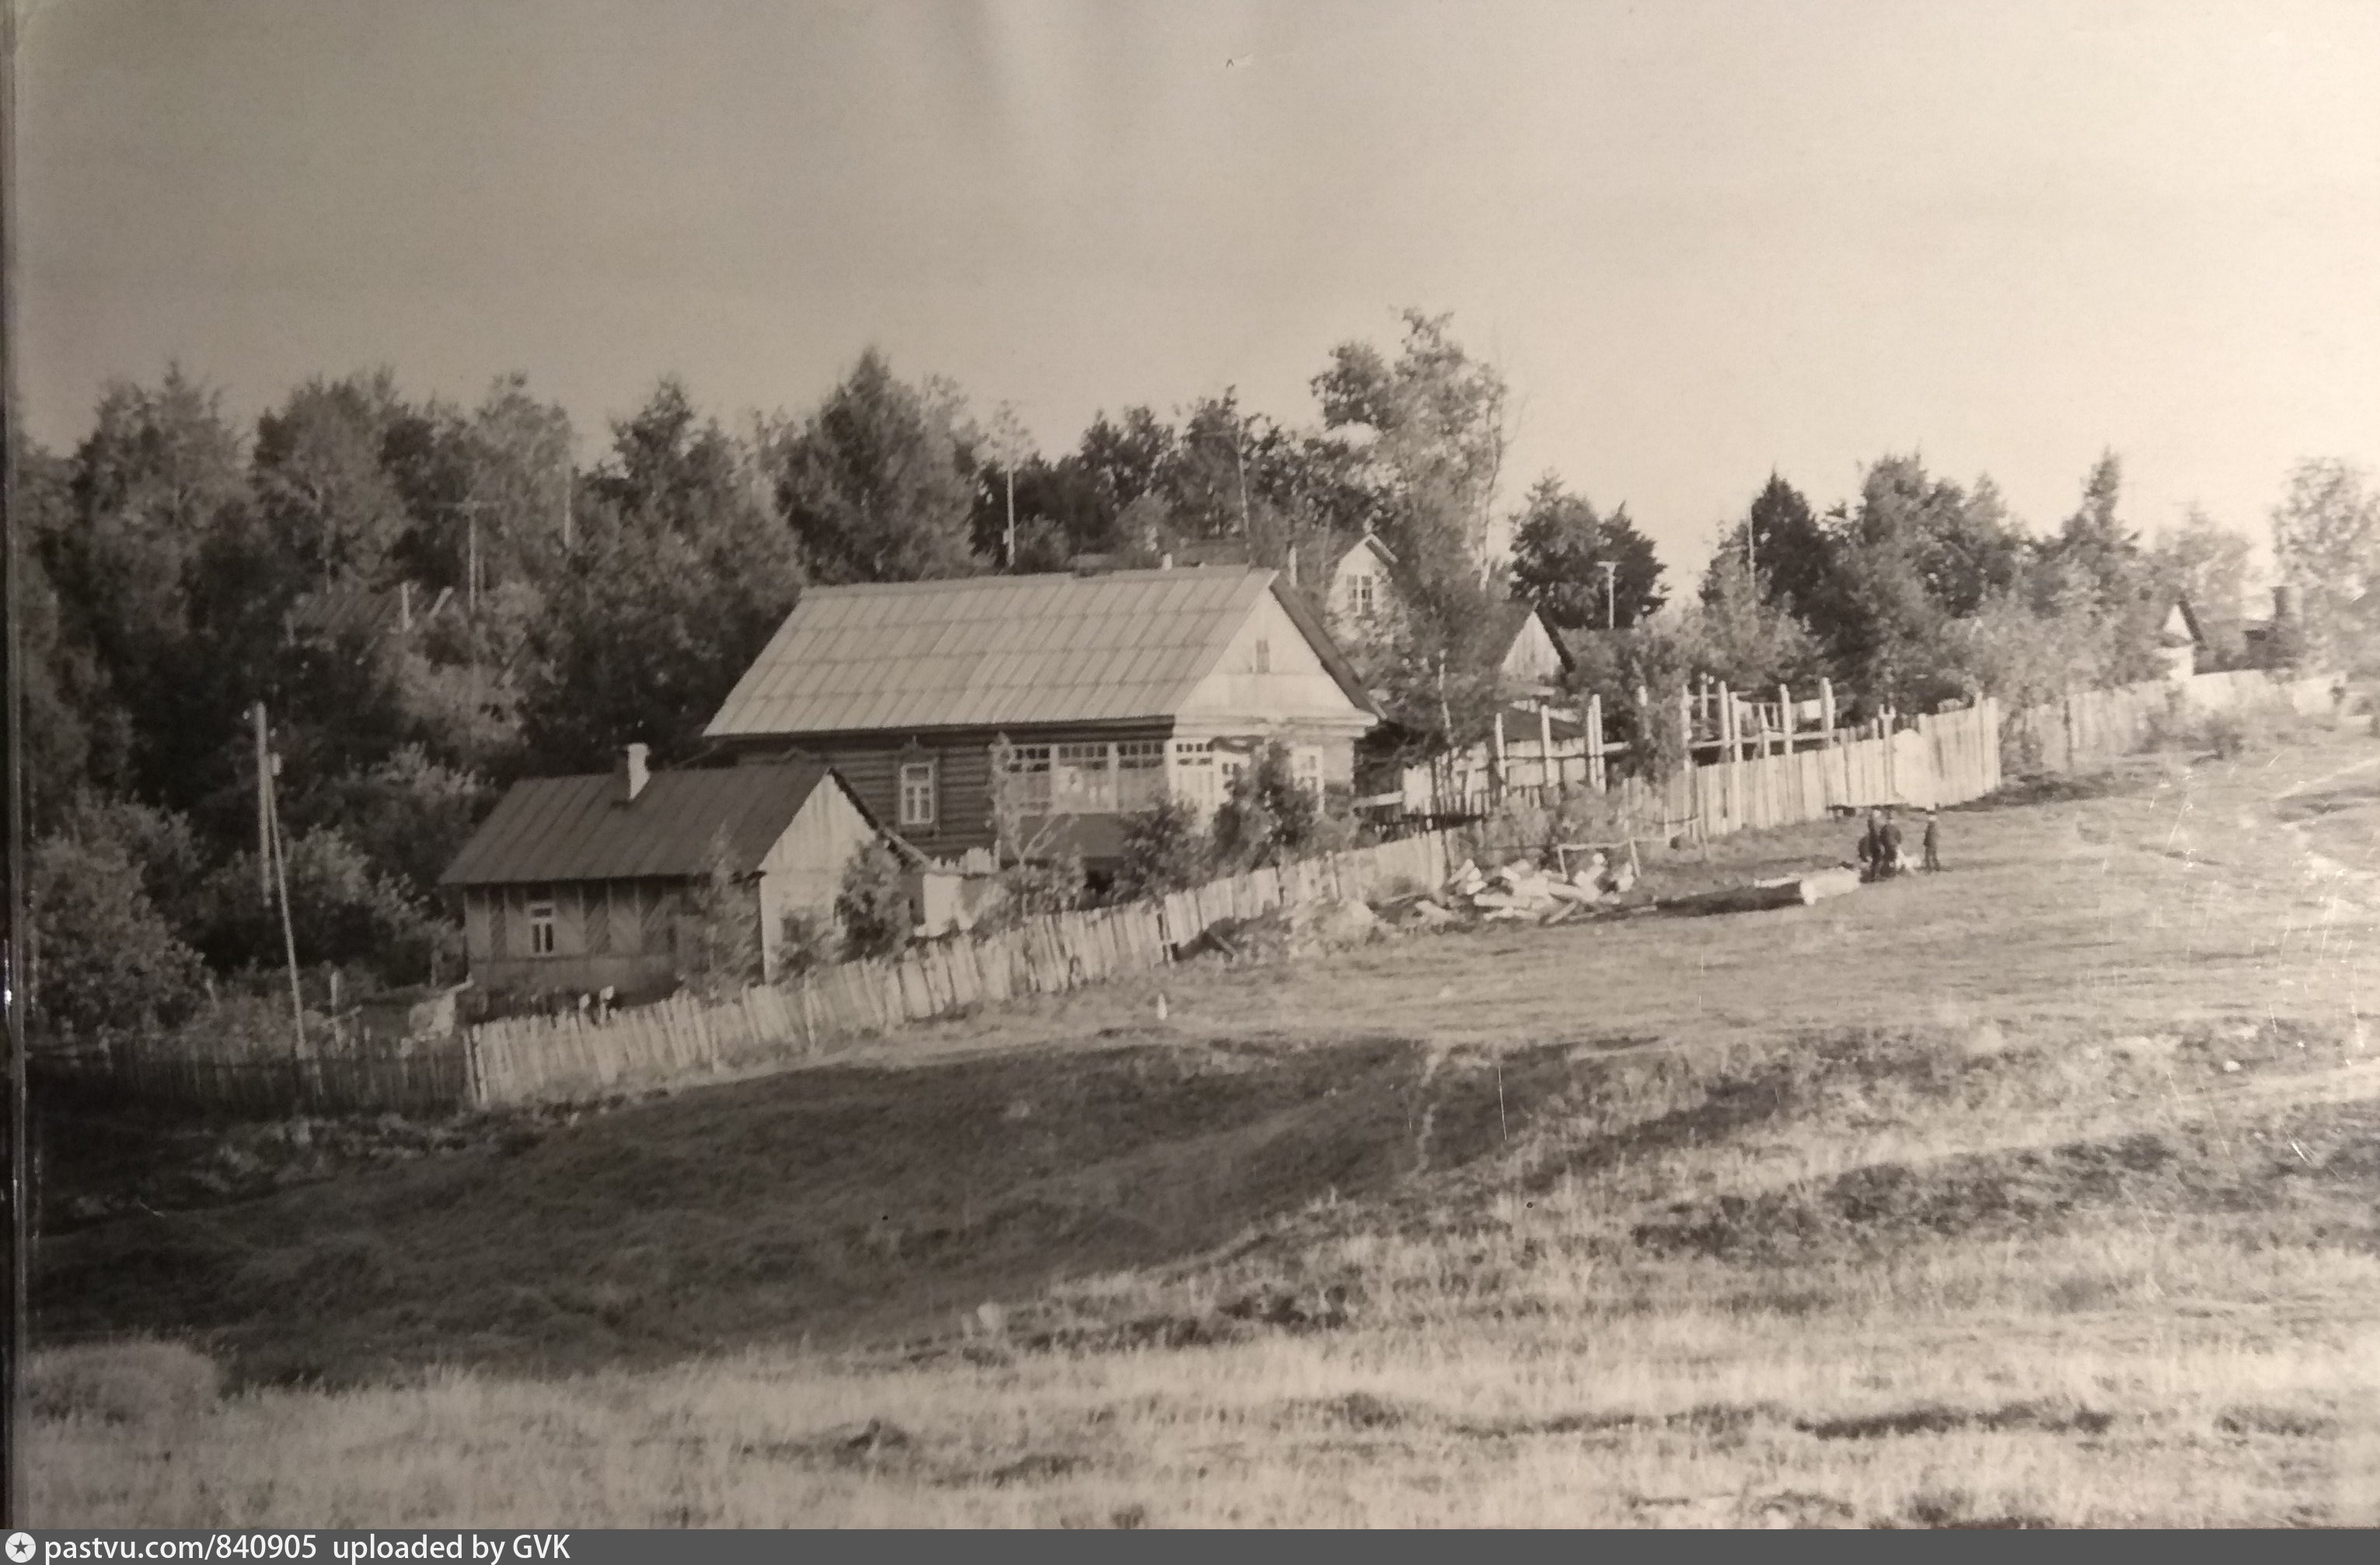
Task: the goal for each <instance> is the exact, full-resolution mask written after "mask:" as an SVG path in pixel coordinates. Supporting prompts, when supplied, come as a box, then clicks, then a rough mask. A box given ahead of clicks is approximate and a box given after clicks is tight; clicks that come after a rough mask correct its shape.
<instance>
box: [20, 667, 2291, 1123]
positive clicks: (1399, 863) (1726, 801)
mask: <svg viewBox="0 0 2380 1565" xmlns="http://www.w3.org/2000/svg"><path fill="white" fill-rule="evenodd" d="M2329 691H2330V681H2329V679H2328V678H2327V677H2319V678H2308V679H2301V680H2295V681H2279V680H2275V679H2273V678H2271V677H2270V676H2268V675H2266V674H2264V673H2224V674H2203V675H2199V676H2198V677H2196V678H2194V679H2192V680H2190V681H2186V682H2183V683H2181V684H2180V685H2174V684H2168V683H2165V682H2159V683H2155V684H2152V685H2132V686H2129V687H2126V688H2123V689H2117V690H2099V691H2083V692H2077V693H2076V694H2075V695H2073V696H2072V697H2070V698H2068V699H2066V700H2064V701H2060V702H2054V703H2051V704H2049V705H2047V706H2042V707H2034V708H2028V709H2024V710H2019V711H2014V712H2010V713H2008V714H2006V715H2005V716H2003V715H2002V714H2001V712H2000V711H1999V709H1998V706H1997V705H1996V704H1995V703H1993V702H1991V701H1989V700H1985V701H1982V702H1979V703H1978V704H1977V705H1975V706H1973V707H1970V708H1966V709H1963V710H1958V711H1953V712H1945V713H1938V714H1934V715H1930V716H1926V717H1922V718H1919V719H1918V720H1917V722H1916V725H1915V727H1914V728H1913V729H1906V730H1902V731H1900V732H1898V733H1896V734H1892V735H1890V736H1889V737H1874V738H1867V739H1859V740H1839V741H1838V742H1837V743H1834V744H1831V745H1828V746H1825V747H1823V748H1818V749H1803V750H1797V751H1795V752H1793V753H1791V754H1778V755H1772V756H1767V757H1761V758H1753V759H1747V760H1740V761H1732V762H1720V763H1718V764H1717V765H1712V766H1702V767H1695V768H1693V769H1691V770H1683V771H1680V772H1678V773H1675V774H1673V775H1672V776H1671V777H1670V778H1669V779H1667V780H1665V781H1664V782H1662V783H1660V784H1658V785H1651V784H1646V783H1643V782H1635V781H1633V780H1632V781H1629V782H1624V783H1622V784H1621V786H1619V787H1616V788H1614V789H1612V790H1611V792H1610V793H1609V795H1605V796H1604V797H1605V799H1606V801H1607V803H1606V804H1605V806H1604V810H1605V812H1606V813H1608V814H1609V815H1610V816H1612V817H1613V818H1615V819H1618V820H1619V821H1620V822H1621V830H1622V831H1626V832H1628V833H1630V834H1635V835H1640V836H1644V835H1659V836H1674V835H1680V834H1687V833H1700V834H1702V835H1704V836H1721V835H1726V834H1728V833H1730V832H1734V831H1745V830H1755V829H1760V828H1765V827H1772V826H1786V825H1792V824H1796V823H1799V822H1803V821H1811V820H1818V819H1824V818H1825V817H1826V816H1827V815H1828V812H1829V811H1831V810H1833V809H1836V808H1840V807H1861V806H1864V805H1869V804H1874V803H1878V802H1882V801H1886V800H1899V801H1900V802H1902V803H1905V804H1910V805H1917V806H1923V805H1929V804H1930V805H1954V804H1962V803H1965V802H1967V801H1969V800H1972V799H1976V798H1981V797H1983V796H1984V795H1986V794H1989V793H1990V792H1992V791H1993V790H1994V789H1996V788H1997V787H1998V786H1999V784H2000V780H2001V772H2002V767H2003V763H2004V762H2005V763H2006V765H2007V767H2008V769H2009V770H2021V769H2036V768H2037V769H2046V770H2071V769H2073V768H2075V767H2078V766H2083V765H2088V764H2091V763H2093V762H2094V761H2096V760H2104V759H2112V758H2115V757H2117V756H2119V755H2121V754H2124V753H2127V752H2128V751H2130V750H2132V749H2135V748H2137V747H2139V746H2140V745H2141V743H2142V742H2143V740H2144V739H2145V738H2146V737H2147V735H2148V732H2149V726H2150V723H2151V722H2152V720H2153V719H2154V717H2155V715H2156V714H2159V713H2163V712H2165V711H2168V710H2170V708H2171V706H2172V704H2173V703H2174V702H2175V701H2177V700H2179V701H2180V702H2181V703H2182V704H2184V705H2185V706H2192V707H2198V708H2201V709H2203V710H2249V709H2253V708H2256V707H2287V708H2289V709H2290V710H2296V711H2299V712H2301V713H2314V712H2320V711H2323V710H2327V709H2328V707H2329V703H2330V695H2329ZM1449 843H1450V840H1449V838H1448V836H1447V835H1446V834H1444V833H1439V832H1427V833H1423V834H1421V835H1417V836H1413V837H1407V838H1403V839H1400V840H1398V841H1396V842H1391V843H1382V844H1380V845H1378V846H1377V847H1371V848H1362V849H1357V850H1354V851H1353V852H1349V853H1343V854H1333V855H1327V856H1324V857H1320V858H1315V859H1309V860H1305V861H1301V862H1298V863H1294V864H1289V865H1284V866H1281V867H1279V868H1265V869H1257V870H1253V871H1251V872H1249V873H1247V874H1245V875H1237V876H1233V877H1231V878H1229V879H1227V880H1217V881H1212V882H1210V883H1208V884H1207V885H1204V886H1200V887H1197V888H1196V889H1195V890H1192V891H1187V892H1176V893H1174V894H1172V895H1170V896H1167V897H1164V898H1161V899H1160V900H1157V901H1153V902H1143V903H1134V904H1127V905H1125V906H1122V907H1112V908H1101V909H1097V910H1093V911H1089V912H1083V913H1067V914H1059V915H1055V916H1050V917H1045V918H1038V919H1034V920H1032V921H1030V922H1028V923H1026V924H1025V925H1023V926H1021V927H1019V928H1014V929H1012V930H1008V931H1006V932H1004V933H1002V934H998V935H990V936H984V937H979V938H962V939H954V940H939V941H935V942H932V943H929V944H926V945H921V946H917V947H914V948H912V949H911V950H909V951H908V952H905V953H904V954H903V955H902V956H900V957H899V958H897V959H890V960H882V961H863V962H847V963H843V964H838V965H835V966H832V967H827V968H824V969H821V970H820V971H818V972H816V973H813V974H811V975H809V976H807V977H805V978H803V979H802V980H800V981H799V982H798V983H796V984H795V985H794V986H793V987H791V988H790V989H775V988H767V987H761V988H756V989H749V990H747V991H746V992H745V993H744V994H743V995H741V996H739V997H738V998H736V999H735V1000H732V1001H725V1002H723V1003H718V1004H708V1005H706V1004H704V1003H702V1002H701V1001H698V1000H696V999H694V998H693V997H691V996H686V995H681V996H679V997H677V998H676V999H674V1000H670V1001H664V1002H663V1003H662V1004H658V1005H650V1006H642V1007H638V1008H637V1009H635V1010H631V1011H625V1012H618V1013H613V1015H611V1016H609V1017H607V1018H605V1019H604V1020H602V1021H601V1022H595V1021H592V1020H582V1019H581V1018H579V1017H577V1016H575V1015H569V1016H562V1017H557V1018H552V1019H547V1018H541V1017H525V1018H519V1019H516V1020H512V1021H504V1022H492V1023H488V1024H485V1025H480V1026H478V1027H474V1028H471V1029H470V1030H469V1031H468V1033H466V1034H464V1035H462V1036H461V1037H452V1038H437V1039H417V1040H410V1041H408V1042H406V1043H403V1044H394V1045H392V1044H362V1043H358V1044H355V1045H351V1046H348V1047H346V1048H345V1049H337V1050H334V1051H332V1052H328V1053H317V1054H316V1055H315V1056H314V1057H312V1058H308V1059H301V1060H266V1059H259V1058H256V1057H253V1056H252V1055H251V1056H248V1057H243V1058H238V1059H207V1058H202V1057H193V1056H192V1055H190V1054H189V1053H188V1052H186V1051H185V1050H184V1049H181V1048H179V1047H177V1046H176V1044H175V1043H173V1042H166V1041H160V1042H156V1043H145V1042H143V1043H133V1044H125V1045H118V1046H116V1047H115V1048H114V1049H109V1050H106V1051H103V1053H101V1054H86V1055H84V1056H82V1057H80V1058H79V1059H77V1060H71V1061H55V1062H49V1065H50V1068H51V1069H54V1070H55V1071H56V1072H57V1073H58V1074H64V1075H70V1076H75V1077H80V1078H83V1079H95V1080H99V1081H102V1082H104V1083H107V1084H110V1085H113V1086H117V1087H120V1088H122V1089H125V1090H128V1091H131V1092H133V1093H136V1094H138V1095H140V1096H141V1097H144V1098H156V1099H161V1100H164V1101H167V1102H173V1103H178V1104H182V1105H185V1106H188V1107H191V1108H197V1109H204V1110H228V1111H232V1112H239V1113H262V1114H278V1113H288V1112H292V1111H314V1112H324V1113H334V1112H372V1111H380V1110H401V1111H406V1112H415V1113H428V1112H438V1111H443V1110H453V1109H456V1108H464V1107H479V1108H492V1107H498V1106H504V1105H513V1104H527V1103H540V1102H565V1101H571V1100H576V1099H583V1098H591V1097H600V1096H602V1095H603V1094H605V1093H609V1092H615V1091H621V1090H625V1089H633V1088H641V1087H646V1086H659V1085H662V1084H663V1083H667V1082H671V1081H678V1080H685V1079H688V1078H692V1077H698V1076H702V1075H706V1074H712V1073H715V1072H719V1071H722V1070H733V1069H739V1068H749V1067H758V1066H766V1065H768V1064H771V1063H777V1062H792V1061H795V1060H801V1059H805V1058H809V1057H812V1056H815V1055H817V1054H819V1053H821V1052H823V1051H826V1050H828V1049H832V1048H834V1047H836V1046H837V1045H840V1044H844V1043H847V1042H850V1041H852V1040H856V1039H858V1038H861V1037H870V1036H875V1035H880V1034H882V1033H885V1032H889V1031H891V1030H892V1029H894V1028H897V1027H900V1026H902V1025H906V1024H908V1023H912V1022H919V1021H925V1020H928V1019H929V1018H932V1017H937V1016H948V1015H952V1014H954V1013H961V1012H964V1011H965V1010H967V1009H969V1008H971V1007H974V1006H977V1005H984V1004H997V1003H1000V1002H1002V1001H1007V1000H1011V999H1014V998H1015V997H1016V996H1019V995H1026V994H1057V993H1063V992H1065V991H1067V990H1071V989H1079V988H1082V987H1084V986H1085V985H1087V984H1093V983H1098V982H1100V981H1101V980H1103V979H1106V978H1109V977H1114V976H1115V975H1117V974H1119V973H1124V972H1138V971H1147V970H1148V969H1151V968H1154V967H1158V966H1160V965H1162V964H1165V963H1166V962H1168V961H1170V960H1172V952H1173V951H1174V950H1175V949H1176V948H1178V947H1180V946H1183V945H1185V944H1187V943H1188V942H1190V941H1191V940H1195V939H1196V938H1197V937H1198V935H1199V934H1201V933H1202V932H1204V931H1205V930H1207V929H1208V928H1212V927H1213V926H1214V925H1216V924H1217V923H1219V922H1220V921H1222V920H1223V919H1226V918H1247V917H1253V916H1257V915H1259V914H1263V913H1266V912H1269V911H1270V910H1272V909H1274V908H1277V907H1283V906H1290V907H1295V906H1304V905H1311V904H1314V903H1317V902H1318V901H1321V900H1324V899H1326V898H1331V897H1355V898H1366V899H1368V898H1373V897H1378V896H1379V895H1381V894H1382V893H1384V892H1389V891H1390V890H1391V889H1394V888H1396V887H1398V886H1400V885H1410V886H1417V887H1429V886H1437V885H1439V884H1442V883H1443V882H1444V881H1445V880H1446V878H1447V875H1448V872H1449V868H1450V866H1449V863H1448V852H1449Z"/></svg>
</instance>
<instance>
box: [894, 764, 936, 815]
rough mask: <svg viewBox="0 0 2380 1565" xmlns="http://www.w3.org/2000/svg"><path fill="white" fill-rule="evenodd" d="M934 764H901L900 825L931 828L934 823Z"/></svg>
mask: <svg viewBox="0 0 2380 1565" xmlns="http://www.w3.org/2000/svg"><path fill="white" fill-rule="evenodd" d="M934 803H935V788H934V763H933V762H932V761H929V760H911V761H903V762H902V763H901V824H902V825H904V826H931V825H932V824H933V823H934Z"/></svg>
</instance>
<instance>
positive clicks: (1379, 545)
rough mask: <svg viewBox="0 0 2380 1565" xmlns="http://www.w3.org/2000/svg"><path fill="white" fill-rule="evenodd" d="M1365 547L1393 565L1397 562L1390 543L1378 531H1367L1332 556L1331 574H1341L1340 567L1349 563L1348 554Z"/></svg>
mask: <svg viewBox="0 0 2380 1565" xmlns="http://www.w3.org/2000/svg"><path fill="white" fill-rule="evenodd" d="M1364 548H1369V549H1370V550H1371V551H1372V552H1374V553H1376V554H1378V556H1379V557H1380V558H1381V559H1383V560H1385V561H1387V562H1388V563H1389V564H1391V565H1393V564H1396V563H1397V556H1396V553H1395V552H1394V551H1393V550H1391V549H1390V547H1389V546H1388V544H1387V543H1385V542H1383V541H1382V540H1381V539H1380V535H1379V534H1378V533H1376V532H1368V531H1367V532H1365V533H1363V534H1361V535H1359V536H1358V537H1357V538H1356V540H1354V542H1353V543H1350V544H1349V545H1347V547H1346V548H1344V549H1342V550H1340V551H1339V552H1337V553H1335V554H1333V555H1331V556H1330V574H1331V575H1332V576H1337V575H1338V574H1339V567H1340V566H1342V565H1343V564H1346V563H1347V556H1349V555H1350V554H1353V553H1354V552H1355V551H1356V550H1358V549H1364Z"/></svg>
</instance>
